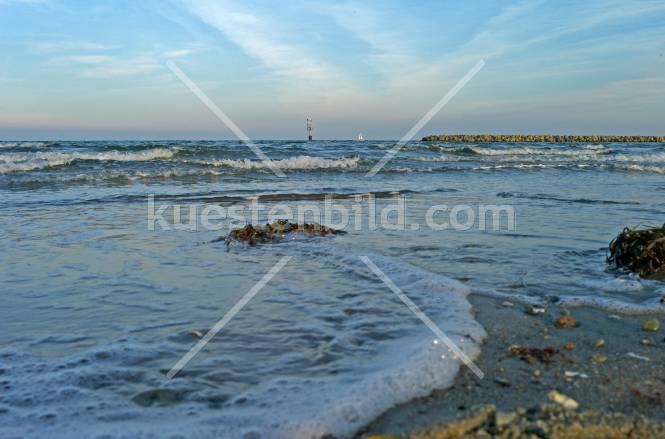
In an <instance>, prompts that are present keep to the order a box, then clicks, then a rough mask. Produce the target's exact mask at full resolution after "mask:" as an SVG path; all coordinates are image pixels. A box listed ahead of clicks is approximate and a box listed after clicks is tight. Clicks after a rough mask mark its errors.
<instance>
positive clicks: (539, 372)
mask: <svg viewBox="0 0 665 439" xmlns="http://www.w3.org/2000/svg"><path fill="white" fill-rule="evenodd" d="M542 374H543V373H542V372H541V371H539V370H537V369H536V370H534V371H533V376H535V377H536V378H538V377H540V376H541V375H542Z"/></svg>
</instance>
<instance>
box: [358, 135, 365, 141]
mask: <svg viewBox="0 0 665 439" xmlns="http://www.w3.org/2000/svg"><path fill="white" fill-rule="evenodd" d="M363 140H365V138H364V137H363V133H360V134H358V142H362V141H363Z"/></svg>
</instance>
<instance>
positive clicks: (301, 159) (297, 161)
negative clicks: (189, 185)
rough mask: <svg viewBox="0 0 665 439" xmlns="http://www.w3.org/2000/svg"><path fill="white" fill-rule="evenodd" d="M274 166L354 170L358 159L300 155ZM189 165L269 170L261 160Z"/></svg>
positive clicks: (276, 161)
mask: <svg viewBox="0 0 665 439" xmlns="http://www.w3.org/2000/svg"><path fill="white" fill-rule="evenodd" d="M272 162H273V163H274V165H275V166H277V167H278V168H280V169H355V168H357V167H358V163H359V162H360V157H348V158H346V157H345V158H340V159H327V158H322V157H311V156H307V155H300V156H296V157H290V158H288V159H282V160H273V161H272ZM191 163H198V164H202V165H209V166H220V167H229V168H234V169H269V166H268V164H267V163H266V162H263V161H261V160H249V159H242V160H232V159H221V160H207V161H191Z"/></svg>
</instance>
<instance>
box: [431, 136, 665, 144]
mask: <svg viewBox="0 0 665 439" xmlns="http://www.w3.org/2000/svg"><path fill="white" fill-rule="evenodd" d="M422 140H423V142H469V143H481V142H514V143H517V142H529V143H539V142H540V143H575V142H581V143H612V142H619V143H637V142H662V143H665V136H574V135H549V134H439V135H433V136H425V137H423V139H422Z"/></svg>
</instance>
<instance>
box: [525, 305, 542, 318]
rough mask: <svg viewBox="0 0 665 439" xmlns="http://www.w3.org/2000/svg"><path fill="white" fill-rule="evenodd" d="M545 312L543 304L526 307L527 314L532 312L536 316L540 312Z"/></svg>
mask: <svg viewBox="0 0 665 439" xmlns="http://www.w3.org/2000/svg"><path fill="white" fill-rule="evenodd" d="M544 312H545V308H543V307H542V306H538V305H530V306H529V307H527V309H526V313H527V314H531V315H534V316H535V315H538V314H543V313H544Z"/></svg>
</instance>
